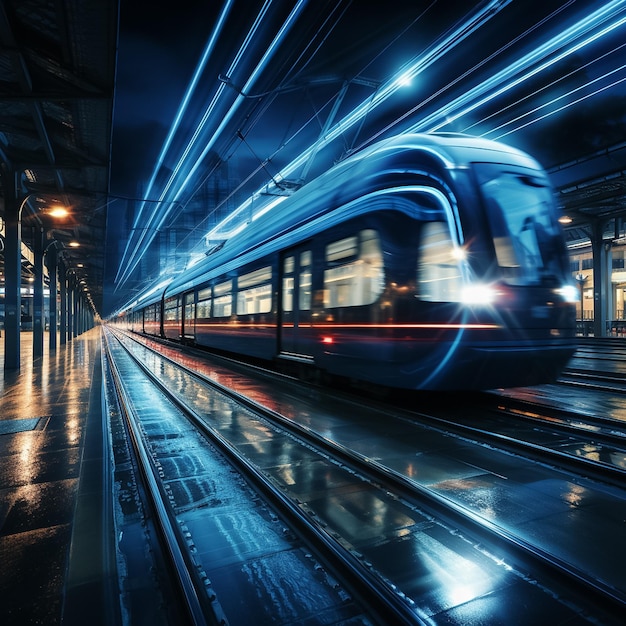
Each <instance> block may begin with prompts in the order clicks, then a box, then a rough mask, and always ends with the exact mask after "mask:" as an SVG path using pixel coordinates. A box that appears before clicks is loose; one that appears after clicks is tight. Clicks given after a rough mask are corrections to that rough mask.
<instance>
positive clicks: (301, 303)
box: [278, 246, 313, 356]
mask: <svg viewBox="0 0 626 626" xmlns="http://www.w3.org/2000/svg"><path fill="white" fill-rule="evenodd" d="M312 268H313V254H312V252H311V248H310V246H299V247H298V248H292V249H291V250H289V251H287V252H285V253H283V255H282V257H281V282H280V289H281V298H280V311H279V316H278V319H279V333H278V337H279V346H278V349H279V352H282V353H287V354H294V355H300V356H311V355H312V346H311V293H312V291H311V288H312Z"/></svg>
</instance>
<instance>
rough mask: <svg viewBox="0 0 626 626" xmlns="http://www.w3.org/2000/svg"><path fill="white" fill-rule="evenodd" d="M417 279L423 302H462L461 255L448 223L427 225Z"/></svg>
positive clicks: (424, 227)
mask: <svg viewBox="0 0 626 626" xmlns="http://www.w3.org/2000/svg"><path fill="white" fill-rule="evenodd" d="M417 279H418V285H419V298H420V300H424V301H427V302H458V301H459V298H460V297H461V292H462V287H463V284H462V279H461V272H460V269H459V255H458V249H457V248H455V246H454V243H453V242H452V239H451V237H450V231H449V230H448V225H447V223H446V222H426V223H425V224H424V225H423V226H422V233H421V247H420V254H419V256H418V260H417Z"/></svg>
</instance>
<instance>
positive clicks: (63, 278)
mask: <svg viewBox="0 0 626 626" xmlns="http://www.w3.org/2000/svg"><path fill="white" fill-rule="evenodd" d="M59 300H60V304H61V307H60V308H61V310H60V312H59V313H60V315H59V344H60V345H62V346H64V345H65V344H66V343H67V272H66V268H65V263H63V261H61V263H59Z"/></svg>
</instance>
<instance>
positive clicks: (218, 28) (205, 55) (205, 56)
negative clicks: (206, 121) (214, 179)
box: [115, 0, 234, 282]
mask: <svg viewBox="0 0 626 626" xmlns="http://www.w3.org/2000/svg"><path fill="white" fill-rule="evenodd" d="M233 2H234V0H227V2H226V4H225V5H224V7H223V8H222V12H221V14H220V16H219V18H218V21H217V24H216V25H215V28H214V29H213V32H212V33H211V36H210V37H209V40H208V42H207V44H206V45H205V47H204V51H203V52H202V56H201V57H200V61H199V63H198V65H197V66H196V69H195V71H194V74H193V77H192V79H191V82H190V83H189V86H188V87H187V91H186V92H185V95H184V97H183V100H182V102H181V104H180V106H179V108H178V111H177V113H176V116H175V118H174V121H173V122H172V125H171V126H170V130H169V132H168V134H167V137H166V139H165V142H164V144H163V146H162V147H161V152H160V153H159V156H158V158H157V162H156V165H155V167H154V170H153V172H152V176H151V178H150V181H149V182H148V187H147V189H146V192H145V196H146V197H148V198H149V197H150V194H151V192H152V187H153V186H154V183H155V181H156V178H157V175H158V173H159V169H160V168H161V165H162V164H163V161H164V160H165V155H166V154H167V151H168V150H169V148H170V145H171V143H172V140H173V139H174V135H175V134H176V131H177V130H178V128H179V126H180V123H181V121H182V119H183V115H184V114H185V111H186V110H187V106H188V105H189V102H190V100H191V96H192V95H193V93H194V91H195V90H196V87H197V86H198V82H199V80H200V76H201V75H202V72H203V71H204V69H205V67H206V64H207V62H208V60H209V57H210V55H211V53H212V52H213V50H214V49H215V45H216V43H217V39H218V36H219V35H220V34H221V32H222V28H223V26H224V23H225V21H226V18H227V17H228V14H229V12H230V9H231V7H232V5H233ZM145 205H146V203H145V202H141V204H140V205H139V209H138V211H137V214H136V216H135V219H134V221H133V229H132V232H133V233H134V232H136V230H137V229H138V228H139V223H140V220H141V217H142V215H143V211H144V208H145ZM141 232H142V233H145V232H146V231H145V230H142V231H141ZM132 239H133V237H132V236H131V237H129V239H128V242H127V243H126V247H125V248H124V253H123V255H122V260H121V262H120V264H119V268H118V272H117V275H116V277H115V281H116V282H117V280H118V278H119V276H120V270H121V269H122V268H123V267H125V261H126V256H127V254H128V250H129V247H130V243H131V241H132ZM141 239H142V236H140V241H139V242H138V243H137V244H136V246H135V247H137V246H140V245H141Z"/></svg>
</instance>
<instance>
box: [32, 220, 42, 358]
mask: <svg viewBox="0 0 626 626" xmlns="http://www.w3.org/2000/svg"><path fill="white" fill-rule="evenodd" d="M43 244H44V230H43V228H42V227H41V226H35V227H33V255H34V272H35V282H34V283H33V358H34V357H38V356H42V355H43V327H44V310H43V300H44V299H43V250H44V248H43Z"/></svg>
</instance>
